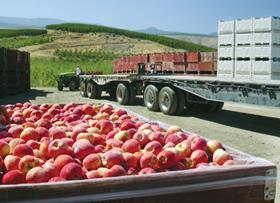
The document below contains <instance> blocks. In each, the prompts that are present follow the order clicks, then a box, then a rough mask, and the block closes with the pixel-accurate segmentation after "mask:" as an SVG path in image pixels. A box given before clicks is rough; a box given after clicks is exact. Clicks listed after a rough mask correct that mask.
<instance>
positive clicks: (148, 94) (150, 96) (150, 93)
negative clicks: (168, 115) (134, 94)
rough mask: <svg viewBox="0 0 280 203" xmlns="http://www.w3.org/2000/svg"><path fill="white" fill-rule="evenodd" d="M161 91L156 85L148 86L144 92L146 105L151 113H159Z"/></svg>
mask: <svg viewBox="0 0 280 203" xmlns="http://www.w3.org/2000/svg"><path fill="white" fill-rule="evenodd" d="M158 97H159V90H158V88H157V87H156V86H154V85H148V86H147V87H146V88H145V91H144V104H145V106H146V108H147V109H148V110H149V111H159V104H158Z"/></svg>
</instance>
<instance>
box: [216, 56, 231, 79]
mask: <svg viewBox="0 0 280 203" xmlns="http://www.w3.org/2000/svg"><path fill="white" fill-rule="evenodd" d="M217 72H218V73H217V75H218V77H227V78H233V73H234V60H229V61H221V60H219V61H218V71H217Z"/></svg>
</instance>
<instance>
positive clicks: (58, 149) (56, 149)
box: [48, 139, 73, 159]
mask: <svg viewBox="0 0 280 203" xmlns="http://www.w3.org/2000/svg"><path fill="white" fill-rule="evenodd" d="M61 154H68V155H70V156H71V155H73V150H72V149H71V147H69V146H68V145H67V144H66V143H65V142H63V141H62V140H59V139H55V140H53V141H52V142H51V143H50V144H49V146H48V155H49V156H50V157H52V158H53V159H55V158H56V157H58V156H59V155H61Z"/></svg>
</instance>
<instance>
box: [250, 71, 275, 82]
mask: <svg viewBox="0 0 280 203" xmlns="http://www.w3.org/2000/svg"><path fill="white" fill-rule="evenodd" d="M252 79H253V81H256V82H260V81H268V80H280V73H274V74H268V75H264V74H262V75H254V74H253V75H252Z"/></svg>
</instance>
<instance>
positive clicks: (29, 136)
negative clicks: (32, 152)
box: [20, 127, 40, 141]
mask: <svg viewBox="0 0 280 203" xmlns="http://www.w3.org/2000/svg"><path fill="white" fill-rule="evenodd" d="M20 138H21V139H23V140H24V141H28V140H39V138H40V137H39V133H38V132H37V131H36V130H35V129H34V128H32V127H27V128H25V129H24V130H23V131H22V132H21V134H20Z"/></svg>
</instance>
